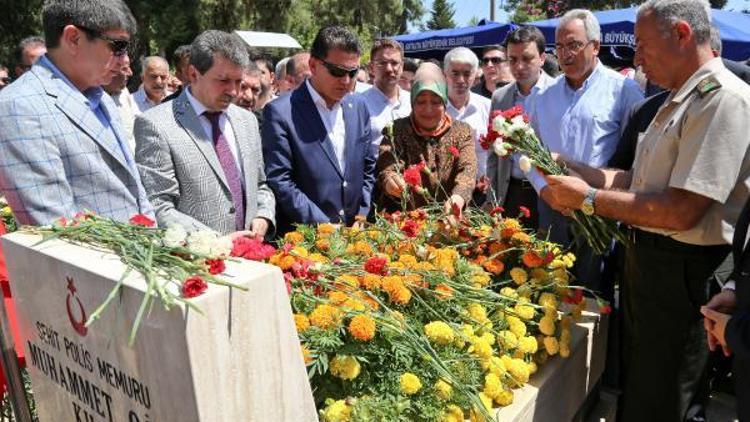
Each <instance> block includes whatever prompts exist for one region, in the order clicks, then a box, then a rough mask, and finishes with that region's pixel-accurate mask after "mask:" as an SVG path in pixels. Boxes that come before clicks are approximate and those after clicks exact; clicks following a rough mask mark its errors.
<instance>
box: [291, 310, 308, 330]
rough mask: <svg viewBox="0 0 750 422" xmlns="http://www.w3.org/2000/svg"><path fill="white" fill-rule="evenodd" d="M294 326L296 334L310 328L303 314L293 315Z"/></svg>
mask: <svg viewBox="0 0 750 422" xmlns="http://www.w3.org/2000/svg"><path fill="white" fill-rule="evenodd" d="M294 326H295V327H297V332H298V333H302V332H304V331H305V330H307V329H308V328H310V320H309V319H308V318H307V315H305V314H294Z"/></svg>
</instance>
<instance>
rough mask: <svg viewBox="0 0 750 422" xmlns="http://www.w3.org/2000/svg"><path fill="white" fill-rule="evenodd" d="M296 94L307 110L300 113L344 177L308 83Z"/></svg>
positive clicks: (334, 166)
mask: <svg viewBox="0 0 750 422" xmlns="http://www.w3.org/2000/svg"><path fill="white" fill-rule="evenodd" d="M294 94H297V95H299V97H298V98H299V100H300V101H301V104H302V107H301V108H302V110H305V112H301V113H300V115H301V116H302V117H303V118H304V119H305V122H306V123H307V126H308V128H309V129H310V134H311V135H312V136H313V137H314V138H313V139H315V140H317V141H318V143H319V144H320V147H321V148H322V149H323V152H324V153H325V155H326V157H328V160H329V161H330V162H331V165H332V166H333V168H335V169H336V172H337V173H338V174H339V176H341V178H342V179H343V178H344V175H343V174H342V172H341V168H340V167H339V162H338V159H336V152H335V151H334V150H333V142H331V139H330V138H329V137H328V130H327V129H326V126H325V124H324V123H323V120H322V119H321V117H320V113H319V112H318V107H317V106H316V105H315V102H313V100H312V96H311V95H310V91H308V89H307V84H306V83H303V84H302V85H301V86H300V87H299V88H298V89H297V91H295V92H294ZM307 110H310V111H307ZM344 121H346V118H344ZM347 132H348V130H347Z"/></svg>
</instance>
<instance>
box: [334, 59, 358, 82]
mask: <svg viewBox="0 0 750 422" xmlns="http://www.w3.org/2000/svg"><path fill="white" fill-rule="evenodd" d="M326 68H327V69H328V72H329V73H330V74H331V76H333V77H334V78H343V77H344V76H346V75H349V77H350V78H352V79H354V77H355V76H357V72H358V71H359V69H352V70H348V69H343V68H340V67H338V66H336V65H332V64H330V63H326Z"/></svg>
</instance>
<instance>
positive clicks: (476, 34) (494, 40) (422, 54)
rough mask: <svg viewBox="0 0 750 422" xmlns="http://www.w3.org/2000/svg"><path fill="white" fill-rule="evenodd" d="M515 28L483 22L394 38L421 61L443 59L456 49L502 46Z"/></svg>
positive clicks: (409, 53) (405, 50)
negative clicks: (449, 51) (451, 50)
mask: <svg viewBox="0 0 750 422" xmlns="http://www.w3.org/2000/svg"><path fill="white" fill-rule="evenodd" d="M511 28H515V26H514V25H513V24H507V23H505V24H502V23H497V22H488V21H484V20H483V21H482V22H480V23H479V25H477V26H469V27H466V28H451V29H440V30H437V31H426V32H420V33H416V34H406V35H398V36H395V37H393V38H394V39H396V40H397V41H399V42H400V43H402V44H403V45H404V54H405V55H406V56H407V57H415V58H420V59H430V58H437V59H442V58H443V56H444V55H445V53H447V52H448V50H450V49H452V48H455V47H468V48H471V49H478V48H481V47H484V46H488V45H493V44H500V43H502V42H503V40H505V36H506V35H507V34H508V32H509V31H511Z"/></svg>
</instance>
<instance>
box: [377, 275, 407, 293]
mask: <svg viewBox="0 0 750 422" xmlns="http://www.w3.org/2000/svg"><path fill="white" fill-rule="evenodd" d="M381 286H382V289H383V290H385V292H386V293H388V295H389V296H390V295H393V293H394V292H396V291H397V290H399V289H403V288H404V282H403V280H402V279H401V277H400V276H397V275H393V276H388V277H383V283H382V285H381Z"/></svg>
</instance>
